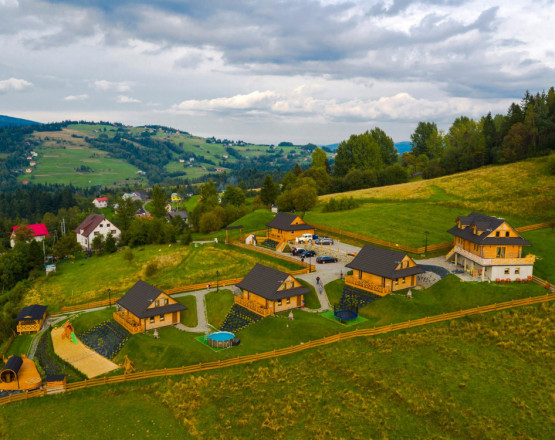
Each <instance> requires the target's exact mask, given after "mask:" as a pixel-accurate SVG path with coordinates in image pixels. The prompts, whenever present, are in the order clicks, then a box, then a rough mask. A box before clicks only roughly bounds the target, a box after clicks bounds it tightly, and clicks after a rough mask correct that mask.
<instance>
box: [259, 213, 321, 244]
mask: <svg viewBox="0 0 555 440" xmlns="http://www.w3.org/2000/svg"><path fill="white" fill-rule="evenodd" d="M266 226H267V227H268V237H267V238H268V239H269V240H274V241H277V242H278V243H279V242H281V241H290V240H295V239H296V238H298V237H301V236H302V235H303V234H312V235H314V231H315V228H314V226H311V225H309V224H307V223H305V221H304V220H303V219H302V218H300V217H299V216H298V215H295V214H289V213H287V212H278V213H277V214H276V216H275V217H274V218H273V220H272V221H271V222H270V223H268V224H267V225H266Z"/></svg>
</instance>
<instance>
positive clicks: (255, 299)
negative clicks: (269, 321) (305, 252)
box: [235, 264, 310, 316]
mask: <svg viewBox="0 0 555 440" xmlns="http://www.w3.org/2000/svg"><path fill="white" fill-rule="evenodd" d="M237 287H238V288H239V289H241V291H242V294H241V295H240V296H236V297H235V303H236V304H238V305H240V306H242V307H244V308H246V309H248V310H250V311H252V312H254V313H257V314H258V315H260V316H269V315H273V314H274V313H278V312H283V311H284V310H290V309H295V308H298V307H302V305H303V300H304V295H306V294H308V293H310V289H308V288H307V287H304V286H303V285H302V284H301V283H299V282H298V281H297V280H296V279H295V278H294V277H293V276H291V275H289V274H288V273H285V272H282V271H280V270H277V269H273V268H271V267H267V266H263V265H262V264H256V265H255V266H254V267H253V268H252V269H251V271H250V272H249V273H248V274H247V275H246V276H245V278H243V280H242V281H241V282H239V283H238V284H237Z"/></svg>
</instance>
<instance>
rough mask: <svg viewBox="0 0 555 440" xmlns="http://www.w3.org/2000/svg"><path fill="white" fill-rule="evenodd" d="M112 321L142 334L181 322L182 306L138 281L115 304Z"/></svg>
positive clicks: (152, 287) (156, 289)
mask: <svg viewBox="0 0 555 440" xmlns="http://www.w3.org/2000/svg"><path fill="white" fill-rule="evenodd" d="M116 304H117V306H118V311H117V312H115V313H114V319H115V321H116V322H117V323H119V324H120V325H121V326H122V327H124V328H125V329H127V330H128V331H129V332H131V333H133V334H135V333H143V332H146V331H147V330H151V329H155V328H159V327H165V326H168V325H173V324H177V323H179V322H181V312H182V311H185V310H187V307H185V306H184V305H183V304H180V303H178V302H177V301H176V300H175V299H173V298H172V297H170V296H169V295H167V294H165V293H164V292H162V291H161V290H160V289H158V288H156V287H154V286H152V285H150V284H148V283H145V282H144V281H142V280H139V281H137V282H136V283H135V285H134V286H133V287H131V289H129V291H128V292H127V293H126V294H125V295H124V296H123V297H122V298H120V299H119V300H118V301H117V302H116Z"/></svg>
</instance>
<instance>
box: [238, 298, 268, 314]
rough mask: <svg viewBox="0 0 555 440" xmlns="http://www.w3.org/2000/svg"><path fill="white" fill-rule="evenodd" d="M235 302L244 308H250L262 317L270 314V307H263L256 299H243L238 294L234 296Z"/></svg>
mask: <svg viewBox="0 0 555 440" xmlns="http://www.w3.org/2000/svg"><path fill="white" fill-rule="evenodd" d="M235 304H237V305H240V306H241V307H244V308H245V309H247V310H250V311H251V312H254V313H256V314H257V315H260V316H262V317H266V316H269V315H271V314H272V310H271V309H267V308H266V307H263V306H262V305H261V304H259V303H257V302H256V301H249V300H248V299H244V298H242V297H240V296H236V297H235Z"/></svg>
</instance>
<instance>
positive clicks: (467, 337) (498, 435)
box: [0, 304, 555, 439]
mask: <svg viewBox="0 0 555 440" xmlns="http://www.w3.org/2000/svg"><path fill="white" fill-rule="evenodd" d="M554 312H555V305H553V304H543V305H539V306H532V307H526V308H519V309H514V310H508V311H504V312H498V313H491V314H487V315H479V316H473V317H470V318H465V319H461V320H456V321H451V322H448V323H440V324H437V325H433V326H429V327H425V328H419V329H411V330H408V331H404V332H399V333H397V334H390V335H384V336H382V337H374V338H360V339H354V340H349V341H344V342H340V343H337V344H333V345H330V346H326V347H322V348H319V349H314V350H309V351H305V352H302V353H299V354H295V355H291V356H288V357H283V358H279V359H274V360H271V361H263V362H259V363H254V364H251V365H249V366H246V367H245V366H239V367H233V368H229V369H225V370H215V371H213V372H209V373H204V374H195V375H190V376H184V377H179V376H177V377H175V378H170V379H165V380H163V379H159V380H149V381H145V382H137V383H130V384H121V385H116V386H111V387H109V388H108V387H99V388H92V389H87V390H80V391H75V392H72V393H70V394H66V395H56V396H49V397H45V398H39V399H32V400H29V401H26V402H20V403H16V404H10V405H7V406H5V407H3V408H2V411H0V437H3V438H22V439H25V438H37V437H38V438H60V439H80V438H85V437H86V438H90V439H96V438H98V439H104V438H114V439H119V438H128V437H129V435H130V432H131V433H133V437H136V438H145V439H146V438H148V439H161V438H197V439H211V438H245V439H251V438H252V439H255V438H256V439H258V438H273V439H282V438H283V439H288V438H314V439H327V438H345V439H347V438H348V439H368V438H391V439H397V438H399V439H401V438H464V439H484V438H488V439H507V438H534V439H549V438H551V437H552V425H551V423H550V422H549V421H550V420H553V417H554V416H555V413H554V410H553V405H552V400H553V394H554V393H555V382H554V381H553V380H552V377H553V371H552V365H553V360H554V359H553V353H554V348H555V347H554V344H553V341H554V340H555V339H554V336H555V334H554V333H555V330H554V327H553V322H552V320H553V318H552V316H553V313H554ZM199 345H201V344H199ZM205 350H207V351H208V349H206V348H205ZM84 408H86V410H84ZM37 420H41V421H42V422H41V423H37Z"/></svg>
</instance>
